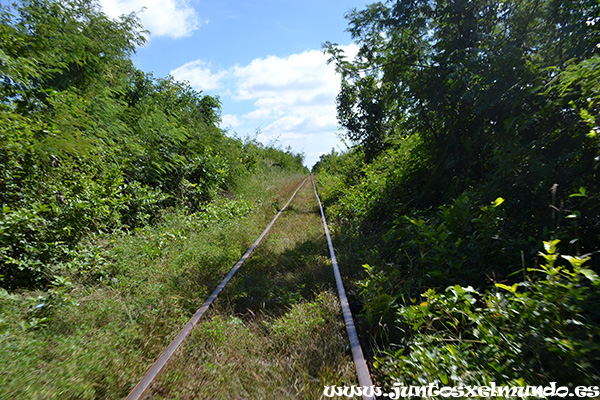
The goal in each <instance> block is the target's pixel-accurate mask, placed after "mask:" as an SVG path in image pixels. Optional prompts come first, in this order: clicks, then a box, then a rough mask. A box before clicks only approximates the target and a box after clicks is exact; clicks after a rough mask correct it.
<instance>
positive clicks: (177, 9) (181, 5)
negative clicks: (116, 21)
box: [100, 0, 200, 39]
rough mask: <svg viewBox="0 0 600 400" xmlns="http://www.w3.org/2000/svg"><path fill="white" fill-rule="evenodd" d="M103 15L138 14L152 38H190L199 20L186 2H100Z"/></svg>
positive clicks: (157, 0) (160, 0) (114, 0)
mask: <svg viewBox="0 0 600 400" xmlns="http://www.w3.org/2000/svg"><path fill="white" fill-rule="evenodd" d="M100 5H101V6H102V8H103V10H104V13H106V14H107V15H108V16H109V17H111V18H117V17H118V16H120V15H123V14H129V13H131V12H140V11H142V12H141V13H140V14H138V15H139V17H140V19H141V20H142V24H143V25H144V29H147V30H149V31H150V33H151V35H152V36H155V37H156V36H169V37H172V38H175V39H177V38H182V37H186V36H191V35H192V33H193V32H194V31H195V30H196V29H198V27H199V26H200V20H199V18H198V15H197V13H196V11H195V10H194V8H193V7H192V6H191V5H190V3H189V1H188V0H100Z"/></svg>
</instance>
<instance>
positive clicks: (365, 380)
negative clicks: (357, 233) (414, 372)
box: [311, 177, 375, 400]
mask: <svg viewBox="0 0 600 400" xmlns="http://www.w3.org/2000/svg"><path fill="white" fill-rule="evenodd" d="M311 182H312V184H313V188H314V189H315V196H317V201H318V202H319V209H320V210H321V219H322V220H323V227H324V228H325V237H326V238H327V245H328V246H329V255H330V256H331V264H332V266H333V274H334V275H335V283H336V285H337V289H338V294H339V297H340V303H341V305H342V313H343V315H344V323H345V324H346V331H347V332H348V339H349V341H350V349H351V350H352V358H353V359H354V367H355V368H356V375H357V377H358V384H359V385H360V386H361V387H363V388H368V387H371V386H373V382H372V381H371V374H370V373H369V367H368V366H367V362H366V361H365V357H364V355H363V351H362V348H361V347H360V341H359V340H358V334H357V333H356V328H355V327H354V320H353V319H352V311H350V304H349V303H348V297H347V296H346V290H345V289H344V283H343V282H342V275H341V274H340V268H339V266H338V262H337V258H336V257H335V252H334V251H333V243H332V241H331V235H330V234H329V228H328V227H327V221H326V220H325V213H324V212H323V205H322V204H321V199H319V194H318V193H317V185H315V181H314V179H313V178H312V177H311ZM362 398H363V400H374V399H375V397H374V395H372V396H367V395H365V394H363V395H362Z"/></svg>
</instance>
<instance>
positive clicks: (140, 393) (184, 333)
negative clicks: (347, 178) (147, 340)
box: [126, 177, 374, 400]
mask: <svg viewBox="0 0 600 400" xmlns="http://www.w3.org/2000/svg"><path fill="white" fill-rule="evenodd" d="M308 180H310V181H311V184H312V187H313V191H314V196H315V197H316V201H317V203H318V206H319V212H320V217H321V220H322V223H323V230H324V233H325V237H326V240H327V245H328V249H329V256H330V258H331V265H332V268H333V273H334V277H335V282H336V287H337V292H338V296H339V301H340V305H341V308H342V314H343V318H344V324H345V327H346V332H347V339H348V342H349V346H350V349H351V353H352V359H353V362H354V367H355V370H356V377H357V381H358V384H359V386H367V387H368V386H371V385H372V382H371V378H370V374H369V369H368V366H367V363H366V361H365V359H364V356H363V352H362V349H361V346H360V342H359V339H358V335H357V333H356V329H355V326H354V321H353V318H352V313H351V311H350V305H349V302H348V299H347V296H346V292H345V289H344V285H343V282H342V277H341V273H340V271H339V267H338V263H337V259H336V256H335V252H334V249H333V244H332V241H331V236H330V233H329V229H328V227H327V222H326V219H325V214H324V212H323V206H322V204H321V201H320V199H319V196H318V191H317V187H316V185H315V182H314V179H313V177H310V178H305V179H304V180H303V181H302V182H301V183H300V184H299V186H298V187H297V188H296V190H295V191H294V192H293V194H292V195H291V196H290V198H289V200H288V201H287V203H286V204H285V205H284V206H283V207H281V209H280V210H279V211H278V213H277V214H276V215H275V217H274V218H273V219H272V221H271V222H270V223H269V224H268V225H267V227H266V228H265V230H264V231H263V232H262V233H261V234H260V236H259V237H258V238H257V239H256V241H255V242H254V243H253V244H252V246H250V248H249V249H248V251H247V252H246V253H245V254H244V255H243V256H242V258H241V259H240V260H239V261H238V262H237V263H236V264H235V265H234V266H233V268H232V269H231V270H230V271H229V273H228V274H227V275H226V276H225V278H224V279H223V280H222V281H221V283H220V284H219V285H218V286H217V287H216V289H215V290H214V291H213V292H212V294H211V295H210V296H209V297H208V298H207V299H206V300H205V302H204V304H202V306H201V307H200V308H199V309H198V310H197V311H196V313H195V314H194V315H193V316H192V318H191V319H190V320H189V321H188V323H187V324H186V325H185V326H184V327H183V328H182V329H181V331H180V332H179V333H178V334H177V336H176V337H175V338H174V339H173V340H172V342H171V343H170V344H169V346H168V347H167V348H166V349H165V350H164V351H163V353H162V354H161V355H160V356H159V357H158V359H157V360H156V361H155V362H154V364H153V365H152V366H151V367H150V368H149V369H148V371H147V372H146V374H145V375H144V377H142V379H141V380H140V381H139V383H138V384H137V385H136V386H135V387H134V389H133V390H132V391H131V392H130V394H129V395H128V396H127V398H126V400H138V399H142V398H143V397H144V396H145V395H146V394H148V391H149V389H150V387H151V386H152V385H153V383H154V382H155V381H156V380H157V378H158V377H159V375H160V374H161V371H163V369H165V367H166V366H167V364H168V363H169V361H170V360H171V359H173V358H174V355H175V354H176V353H177V352H178V350H179V349H180V348H181V347H182V345H183V343H184V341H185V340H186V339H187V338H188V337H189V336H190V334H191V333H192V330H193V329H194V327H195V326H196V325H197V324H198V323H199V322H200V320H201V319H202V317H203V316H204V315H205V314H206V312H207V311H208V310H209V308H210V307H211V305H212V304H213V303H214V302H215V300H216V299H217V297H218V296H219V294H220V293H221V292H222V290H223V289H224V288H225V286H226V285H227V284H228V283H229V282H230V280H231V279H232V278H233V276H234V275H235V274H236V272H238V270H239V269H240V268H241V267H242V265H243V264H244V262H245V261H246V260H248V259H249V258H250V256H251V255H252V253H253V252H254V250H255V249H256V248H257V247H258V246H259V244H260V243H261V241H262V240H263V239H264V238H265V236H267V234H268V233H269V231H270V230H271V228H272V227H273V225H275V222H276V221H277V220H278V219H279V217H280V216H281V215H282V213H284V211H286V209H288V206H289V205H290V204H291V203H292V201H293V200H294V198H295V197H296V194H297V193H298V192H299V191H300V189H301V188H302V187H303V186H304V185H305V184H306V182H307V181H308ZM373 398H374V397H368V396H363V400H368V399H373Z"/></svg>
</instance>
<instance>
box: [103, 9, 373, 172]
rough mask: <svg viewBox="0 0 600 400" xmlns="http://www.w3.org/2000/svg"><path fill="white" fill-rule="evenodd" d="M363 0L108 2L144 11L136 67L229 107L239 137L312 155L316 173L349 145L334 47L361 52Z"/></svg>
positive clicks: (225, 113) (225, 112)
mask: <svg viewBox="0 0 600 400" xmlns="http://www.w3.org/2000/svg"><path fill="white" fill-rule="evenodd" d="M372 2H373V1H365V0H345V1H342V0H252V1H250V0H248V1H244V0H235V1H233V0H100V4H101V5H102V7H103V11H104V12H105V13H106V14H107V15H109V16H110V17H112V18H117V17H118V16H119V15H122V14H128V13H130V12H132V11H133V12H140V11H141V12H140V13H139V14H138V16H139V17H140V19H141V21H142V24H143V25H144V29H147V30H149V31H150V36H149V39H148V42H147V43H146V44H145V46H144V47H141V48H139V49H138V50H137V53H136V55H135V56H134V57H133V61H134V63H135V65H136V67H137V68H139V69H141V70H143V71H145V72H152V73H153V74H154V76H155V77H166V76H167V75H169V74H170V75H172V76H173V77H174V78H175V79H177V80H180V81H188V82H189V83H190V84H191V85H192V87H193V88H194V89H196V90H199V91H202V93H203V94H208V95H211V96H218V98H219V100H220V101H221V104H222V108H221V117H222V121H221V128H223V129H225V130H227V132H228V134H229V135H231V136H234V135H235V136H238V137H242V138H244V137H250V138H256V139H257V140H259V141H260V142H262V143H264V144H267V145H275V146H279V147H281V148H287V147H288V146H289V147H291V148H292V151H294V152H296V153H300V152H302V153H304V155H305V165H307V166H308V167H311V166H312V165H313V164H314V163H315V162H316V161H318V159H319V156H320V155H321V154H324V153H329V152H331V149H332V148H335V149H336V150H343V149H345V148H346V146H345V144H344V143H343V141H342V140H341V136H340V133H341V131H340V127H339V125H338V123H337V120H336V110H335V97H336V95H337V93H338V91H339V87H340V77H339V76H338V75H337V74H336V73H335V69H334V65H333V64H330V65H328V64H327V59H328V56H327V55H326V54H323V52H322V50H321V49H322V45H323V43H325V42H326V41H329V42H333V43H338V44H339V45H340V46H342V47H343V48H344V49H345V50H346V52H347V54H348V55H349V56H352V55H353V54H355V53H356V51H357V48H356V45H354V44H352V40H351V37H350V34H349V33H348V32H346V29H347V27H348V21H347V19H346V18H345V17H344V16H345V15H346V13H347V12H349V11H350V10H351V9H353V8H357V9H359V10H361V9H364V8H365V6H366V5H367V4H370V3H372Z"/></svg>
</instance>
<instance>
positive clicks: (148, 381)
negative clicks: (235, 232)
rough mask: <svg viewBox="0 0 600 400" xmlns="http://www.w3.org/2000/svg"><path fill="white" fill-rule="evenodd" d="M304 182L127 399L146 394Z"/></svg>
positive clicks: (134, 399)
mask: <svg viewBox="0 0 600 400" xmlns="http://www.w3.org/2000/svg"><path fill="white" fill-rule="evenodd" d="M304 183H306V179H304V180H303V181H302V183H301V184H300V186H298V188H297V189H296V191H295V192H294V193H293V194H292V197H290V199H289V200H288V202H287V203H285V205H284V206H283V207H282V208H281V210H279V212H278V213H277V215H275V218H273V220H272V221H271V223H270V224H269V225H267V227H266V228H265V230H264V231H263V232H262V233H261V234H260V236H259V237H258V239H256V241H255V242H254V243H253V244H252V246H250V249H248V251H247V252H246V254H244V255H243V256H242V258H241V259H240V260H239V261H238V262H237V264H235V265H234V266H233V268H232V269H231V271H229V274H227V276H226V277H225V278H224V279H223V280H222V281H221V283H220V284H219V286H217V288H216V289H215V290H214V291H213V292H212V294H211V295H210V296H209V297H208V299H206V301H205V302H204V304H202V307H200V308H199V309H198V311H196V313H195V314H194V315H193V316H192V318H191V319H190V320H189V321H188V323H187V324H186V325H185V326H184V327H183V329H182V330H181V331H180V332H179V334H178V335H177V336H176V337H175V339H173V341H172V342H171V344H170V345H169V346H168V347H167V348H166V349H165V350H164V351H163V353H162V354H161V355H160V357H158V359H157V360H156V361H155V362H154V364H153V365H152V367H150V369H149V370H148V372H146V375H144V377H143V378H142V379H141V380H140V381H139V383H138V384H137V385H136V386H135V387H134V388H133V390H132V391H131V393H129V395H128V396H127V398H126V400H139V399H141V398H142V396H143V395H144V393H146V391H147V390H148V388H149V387H150V385H152V383H153V382H154V380H155V379H156V377H157V376H158V374H159V373H160V371H162V369H163V368H164V367H165V365H166V364H167V362H168V361H169V359H170V358H171V357H172V356H173V354H174V353H175V352H176V351H177V349H178V348H179V346H181V344H182V343H183V341H184V340H185V339H186V338H187V337H188V336H189V335H190V333H191V332H192V328H194V326H195V325H196V324H198V321H200V318H202V315H204V313H205V312H206V310H208V308H209V307H210V305H211V304H212V303H213V301H214V300H215V299H216V298H217V296H218V295H219V293H220V292H221V290H223V288H224V287H225V285H226V284H227V283H228V282H229V280H230V279H231V278H232V277H233V275H235V273H236V272H237V270H238V269H240V267H241V266H242V264H243V263H244V261H246V260H247V259H248V257H250V255H251V254H252V252H253V251H254V249H255V248H256V246H258V244H259V243H260V242H261V240H262V239H263V238H264V237H265V235H266V234H267V233H268V232H269V230H270V229H271V227H272V226H273V224H274V223H275V221H277V218H279V216H280V215H281V213H282V212H283V211H284V210H285V209H286V208H287V206H288V205H289V204H290V202H291V201H292V199H293V198H294V197H295V196H296V193H298V191H299V190H300V188H301V187H302V186H303V185H304Z"/></svg>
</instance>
